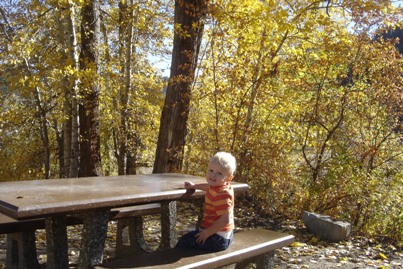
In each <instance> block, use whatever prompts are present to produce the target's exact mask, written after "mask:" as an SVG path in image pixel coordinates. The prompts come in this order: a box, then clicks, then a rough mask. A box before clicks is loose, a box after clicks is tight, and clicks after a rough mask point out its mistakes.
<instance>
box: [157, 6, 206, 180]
mask: <svg viewBox="0 0 403 269" xmlns="http://www.w3.org/2000/svg"><path fill="white" fill-rule="evenodd" d="M207 2H208V1H207V0H196V1H190V0H176V1H175V17H174V43H173V51H172V62H171V74H170V79H169V82H168V88H167V92H166V96H165V103H164V108H163V111H162V115H161V123H160V130H159V136H158V144H157V150H156V155H155V163H154V170H153V172H154V173H164V172H174V171H180V170H181V169H182V162H183V153H184V147H185V142H186V134H187V120H188V115H189V104H190V96H191V86H192V83H193V80H194V76H195V70H196V65H197V58H198V55H199V50H200V44H201V40H202V36H203V29H204V21H205V16H206V13H207Z"/></svg>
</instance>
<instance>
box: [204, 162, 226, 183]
mask: <svg viewBox="0 0 403 269" xmlns="http://www.w3.org/2000/svg"><path fill="white" fill-rule="evenodd" d="M231 179H232V176H231V175H230V174H229V173H228V170H227V169H226V168H225V167H223V166H222V165H221V164H219V163H218V162H216V161H213V162H210V163H209V165H208V168H207V175H206V180H207V183H208V184H209V185H210V186H222V185H224V184H225V183H226V182H227V181H230V180H231Z"/></svg>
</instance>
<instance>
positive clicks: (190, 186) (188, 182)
mask: <svg viewBox="0 0 403 269" xmlns="http://www.w3.org/2000/svg"><path fill="white" fill-rule="evenodd" d="M194 185H195V184H193V183H192V182H190V181H185V189H187V190H188V189H193V187H194Z"/></svg>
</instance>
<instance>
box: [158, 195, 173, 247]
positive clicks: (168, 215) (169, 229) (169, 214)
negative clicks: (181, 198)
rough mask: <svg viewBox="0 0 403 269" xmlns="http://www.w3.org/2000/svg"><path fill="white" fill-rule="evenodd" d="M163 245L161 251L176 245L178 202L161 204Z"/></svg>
mask: <svg viewBox="0 0 403 269" xmlns="http://www.w3.org/2000/svg"><path fill="white" fill-rule="evenodd" d="M161 209H162V211H161V244H160V247H159V248H160V249H168V248H173V247H175V245H176V242H177V239H176V201H170V202H162V203H161Z"/></svg>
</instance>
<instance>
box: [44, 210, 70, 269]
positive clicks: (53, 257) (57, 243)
mask: <svg viewBox="0 0 403 269" xmlns="http://www.w3.org/2000/svg"><path fill="white" fill-rule="evenodd" d="M46 245H47V246H46V250H47V255H48V257H47V264H46V267H47V268H54V269H68V268H69V260H68V255H67V226H66V221H65V218H64V217H48V218H46Z"/></svg>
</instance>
